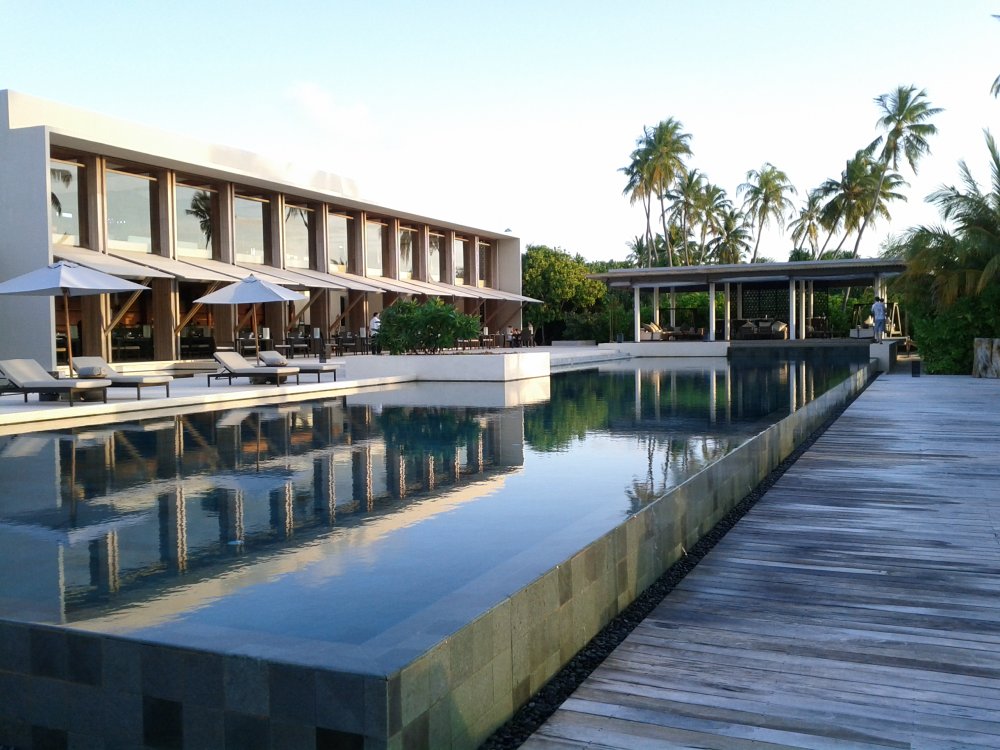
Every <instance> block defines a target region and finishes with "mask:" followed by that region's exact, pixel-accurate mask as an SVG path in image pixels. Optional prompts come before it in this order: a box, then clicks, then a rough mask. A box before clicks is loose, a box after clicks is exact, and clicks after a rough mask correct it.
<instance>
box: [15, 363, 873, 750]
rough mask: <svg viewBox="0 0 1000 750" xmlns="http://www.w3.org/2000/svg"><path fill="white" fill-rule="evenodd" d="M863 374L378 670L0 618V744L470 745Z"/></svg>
mask: <svg viewBox="0 0 1000 750" xmlns="http://www.w3.org/2000/svg"><path fill="white" fill-rule="evenodd" d="M871 375H872V368H871V367H870V366H869V367H867V368H864V369H862V370H859V371H858V372H857V373H855V374H854V375H852V376H851V377H850V378H848V380H846V381H845V382H844V383H842V384H840V385H839V386H837V387H836V388H834V389H832V390H831V391H829V392H827V393H825V394H824V395H823V396H821V397H820V398H818V399H817V400H815V401H813V402H811V403H809V404H807V405H806V406H804V407H802V408H800V409H799V410H797V411H796V412H795V413H793V414H792V415H791V416H789V417H787V418H786V419H784V420H782V421H781V422H779V423H778V424H776V425H774V426H772V427H770V428H768V429H767V430H765V431H764V432H762V433H761V434H760V435H758V436H756V437H754V438H753V439H751V440H750V441H748V442H747V443H746V444H744V445H743V446H741V447H740V448H738V449H737V450H735V451H734V452H732V453H731V454H729V455H727V456H725V457H724V458H722V459H721V460H720V461H717V462H716V463H714V464H712V465H711V466H710V467H708V468H707V469H706V470H704V471H702V472H700V473H699V474H697V475H695V476H694V477H692V478H690V479H689V480H688V481H686V482H684V483H683V484H682V485H680V486H679V487H677V488H676V489H674V490H672V491H671V492H669V493H667V494H666V495H664V496H663V497H662V498H660V499H658V500H656V501H655V502H653V503H651V504H650V505H648V506H646V507H645V508H644V509H643V510H641V511H640V512H638V513H636V514H635V515H633V516H631V517H629V518H628V519H626V520H625V521H624V522H623V523H622V525H620V526H619V527H617V528H616V529H615V530H613V531H611V532H609V533H608V534H605V535H604V536H603V537H601V538H600V539H597V540H596V541H594V542H593V543H592V544H590V545H589V546H587V547H586V548H585V549H583V550H581V551H580V552H579V553H577V554H575V555H574V556H573V557H571V558H570V559H569V560H566V561H565V562H564V563H562V564H560V565H559V566H557V567H556V568H554V569H552V570H550V571H548V572H547V573H545V574H543V575H542V576H540V577H539V578H537V579H536V580H535V581H534V582H533V583H531V584H529V585H528V586H526V587H525V588H523V589H521V590H520V591H518V592H516V593H515V594H513V595H512V596H511V597H509V598H508V599H506V600H505V601H503V602H501V603H500V604H498V605H496V606H495V607H493V608H492V609H491V610H490V611H488V612H487V613H485V614H484V615H483V616H481V617H479V618H478V619H476V620H475V621H473V622H471V623H469V624H468V625H466V626H464V627H462V628H461V629H460V630H458V631H456V632H455V633H454V634H453V635H451V636H450V637H448V638H447V639H446V640H444V641H442V642H441V643H439V644H438V645H437V646H435V647H434V648H432V649H431V650H430V651H429V652H427V653H426V654H424V655H422V656H420V657H418V658H417V659H416V660H415V661H413V662H411V663H410V664H409V665H407V666H406V667H404V668H403V669H402V670H400V671H399V672H398V673H396V674H392V675H389V676H385V675H359V674H347V673H338V672H332V671H329V670H325V669H313V668H309V667H303V666H293V665H288V664H282V663H278V662H276V661H273V660H269V659H266V658H260V659H255V658H251V657H246V656H235V655H225V654H220V653H209V652H203V651H194V650H187V649H181V648H171V647H165V646H162V645H157V644H148V643H142V642H139V641H134V640H125V639H121V638H115V637H111V636H103V635H96V634H90V633H84V632H80V631H74V630H68V629H63V628H59V627H52V626H41V625H31V624H24V623H10V622H4V623H0V744H3V745H9V746H13V747H18V748H25V749H26V750H27V749H29V748H41V747H45V748H61V747H65V748H93V749H95V750H97V749H101V748H104V749H107V750H110V749H111V748H239V749H240V750H251V749H253V748H273V749H275V750H276V749H278V748H281V749H282V750H297V749H299V748H302V749H307V748H308V749H309V750H313V749H314V748H315V749H317V750H325V749H326V748H337V749H338V750H339V749H341V748H347V749H354V748H357V749H358V750H361V749H362V748H363V749H364V750H375V749H382V748H392V749H398V750H403V749H404V748H405V749H406V750H420V749H421V748H427V749H428V750H432V749H433V750H438V749H439V748H474V747H476V746H478V745H479V744H481V742H482V741H483V740H485V739H486V738H487V737H488V736H489V735H490V733H491V732H492V731H493V730H494V729H496V728H497V727H498V726H499V725H500V724H502V723H503V722H504V721H505V720H506V719H507V718H509V717H510V716H511V715H512V714H513V712H514V711H515V710H516V709H517V708H518V707H519V706H521V705H522V704H523V703H525V702H526V701H527V700H528V698H529V697H530V696H531V695H532V694H533V693H535V692H536V691H537V690H538V689H539V688H541V687H542V686H543V685H544V684H545V683H546V682H547V681H548V680H549V679H550V678H551V677H552V676H553V675H554V674H555V673H556V672H557V671H558V670H559V669H560V668H561V667H562V665H563V664H565V663H566V662H567V661H568V660H569V659H570V658H571V657H572V656H573V655H574V654H575V653H576V652H577V651H578V650H579V649H580V648H582V647H583V646H584V645H585V644H586V643H587V642H588V641H589V640H590V639H591V638H592V637H593V636H594V635H595V634H596V633H597V632H598V631H599V630H600V629H601V628H602V627H603V626H604V625H605V624H607V623H608V622H609V621H610V620H611V619H612V618H613V617H614V616H615V615H617V614H618V613H619V612H620V611H621V610H622V609H624V608H625V607H626V606H628V604H630V603H631V602H632V601H633V600H634V599H635V597H636V596H637V595H638V594H639V593H641V592H642V591H643V590H644V589H645V588H647V587H648V586H649V585H650V584H652V583H653V582H654V581H655V580H656V579H657V578H658V577H659V576H660V575H662V574H663V572H664V571H666V570H667V568H669V567H670V565H672V564H673V563H674V562H676V561H677V560H678V559H680V557H681V556H682V555H683V554H684V550H685V549H687V548H689V547H691V546H692V545H694V544H695V543H696V542H697V541H698V540H699V539H700V538H701V537H702V536H703V535H704V534H705V533H706V532H707V531H708V530H710V529H711V528H712V527H713V526H714V525H715V524H716V523H717V522H718V521H719V520H720V519H721V518H722V517H723V516H724V515H725V514H726V513H727V512H729V510H730V509H731V508H732V507H733V506H734V505H735V504H736V503H737V502H739V500H741V499H742V498H743V497H744V496H745V495H746V494H747V493H748V492H749V491H750V490H751V489H752V488H753V487H755V486H756V485H757V484H759V483H760V481H761V480H762V479H763V478H764V477H765V476H766V475H767V474H768V473H769V472H770V471H771V470H772V469H773V468H774V467H776V466H777V465H778V464H779V463H780V462H781V461H782V460H784V458H786V457H787V456H788V455H789V454H790V453H791V452H792V450H794V448H795V446H797V445H798V444H799V443H800V442H801V441H802V440H803V439H804V438H805V437H806V436H807V435H809V433H811V432H812V431H813V430H814V429H815V428H816V427H817V426H819V425H820V424H821V423H822V422H823V421H824V420H825V419H826V418H827V417H828V415H829V414H830V413H831V412H832V411H834V410H835V409H836V408H838V407H839V406H840V405H842V404H843V403H845V402H847V401H848V400H850V399H851V398H853V396H854V395H855V394H856V393H858V392H860V391H861V390H862V389H863V388H864V387H865V385H866V384H867V382H868V380H869V378H870V377H871Z"/></svg>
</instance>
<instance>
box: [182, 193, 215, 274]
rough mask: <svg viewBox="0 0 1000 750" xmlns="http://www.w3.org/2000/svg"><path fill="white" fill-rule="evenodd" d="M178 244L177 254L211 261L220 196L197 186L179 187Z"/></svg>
mask: <svg viewBox="0 0 1000 750" xmlns="http://www.w3.org/2000/svg"><path fill="white" fill-rule="evenodd" d="M174 215H175V225H176V227H177V234H176V237H175V242H176V245H177V255H178V256H183V257H187V258H211V257H213V253H212V237H213V236H214V234H215V230H214V228H215V224H216V218H215V217H216V216H217V215H218V194H217V193H216V192H215V191H214V190H210V189H208V188H205V187H197V186H194V185H184V184H182V183H178V184H177V188H176V191H175V209H174Z"/></svg>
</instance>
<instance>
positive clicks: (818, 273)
mask: <svg viewBox="0 0 1000 750" xmlns="http://www.w3.org/2000/svg"><path fill="white" fill-rule="evenodd" d="M905 270H906V263H905V262H904V261H902V260H897V259H895V258H848V259H843V260H806V261H795V262H787V263H736V264H730V265H721V266H674V267H672V268H665V267H661V268H622V269H615V270H612V271H606V272H604V273H594V274H589V278H592V279H596V280H598V281H603V282H605V283H606V284H607V285H608V286H609V287H612V288H617V289H664V288H666V289H682V288H683V289H684V290H685V291H699V290H702V289H707V288H708V286H709V284H758V285H775V286H777V285H781V284H786V283H788V282H790V281H812V282H816V283H818V284H820V285H823V286H838V285H840V286H846V285H849V284H852V283H854V284H856V283H859V282H871V281H872V280H874V279H875V278H885V277H888V276H897V275H899V274H901V273H902V272H903V271H905Z"/></svg>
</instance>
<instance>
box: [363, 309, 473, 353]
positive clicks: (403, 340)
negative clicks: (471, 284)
mask: <svg viewBox="0 0 1000 750" xmlns="http://www.w3.org/2000/svg"><path fill="white" fill-rule="evenodd" d="M381 317H382V325H381V327H380V328H379V332H378V342H379V346H381V348H382V350H383V351H386V352H389V354H435V353H437V352H439V351H441V350H442V349H450V348H452V347H454V346H455V345H456V343H457V342H458V340H459V339H471V338H475V337H477V336H478V335H479V319H478V318H476V317H475V316H473V315H466V314H465V313H460V312H458V310H456V309H455V308H454V307H452V306H451V305H446V304H445V303H444V302H442V301H441V300H440V299H437V298H436V297H435V298H432V299H429V300H428V301H427V302H424V303H422V304H418V303H416V302H412V301H409V300H404V301H402V302H397V303H396V304H394V305H392V306H391V307H389V308H387V309H386V310H384V311H383V312H382V316H381Z"/></svg>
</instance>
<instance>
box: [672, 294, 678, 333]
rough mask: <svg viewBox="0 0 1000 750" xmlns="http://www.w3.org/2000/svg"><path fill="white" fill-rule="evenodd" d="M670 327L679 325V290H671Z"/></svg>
mask: <svg viewBox="0 0 1000 750" xmlns="http://www.w3.org/2000/svg"><path fill="white" fill-rule="evenodd" d="M670 327H671V328H676V327H677V292H675V291H674V290H673V289H671V290H670Z"/></svg>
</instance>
